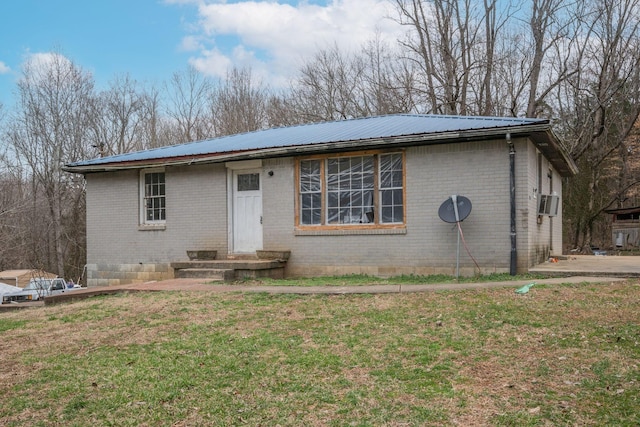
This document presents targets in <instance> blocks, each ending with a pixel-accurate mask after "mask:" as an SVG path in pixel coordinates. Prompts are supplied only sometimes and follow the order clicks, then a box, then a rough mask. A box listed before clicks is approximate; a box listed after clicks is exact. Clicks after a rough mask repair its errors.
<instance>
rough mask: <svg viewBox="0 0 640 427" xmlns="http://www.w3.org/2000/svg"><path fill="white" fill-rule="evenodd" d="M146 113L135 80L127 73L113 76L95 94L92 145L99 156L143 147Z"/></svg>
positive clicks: (141, 94) (143, 100)
mask: <svg viewBox="0 0 640 427" xmlns="http://www.w3.org/2000/svg"><path fill="white" fill-rule="evenodd" d="M146 113H147V110H146V108H145V99H144V93H143V92H142V91H141V89H140V88H139V85H138V83H137V82H136V81H135V80H133V79H132V78H131V77H130V76H129V75H128V74H125V75H122V76H116V77H115V78H114V79H113V80H112V81H111V82H110V85H109V88H108V89H107V90H106V91H104V92H102V93H101V94H99V95H98V97H97V100H96V103H95V112H94V116H93V117H94V121H93V134H94V139H93V144H92V145H93V146H94V147H95V148H97V150H98V152H99V153H100V155H102V156H105V155H113V154H121V153H127V152H130V151H134V150H141V149H143V148H144V147H143V144H142V142H143V140H144V139H145V136H144V135H143V133H144V132H145V131H146V130H147V129H145V128H144V121H145V118H146V116H145V115H146Z"/></svg>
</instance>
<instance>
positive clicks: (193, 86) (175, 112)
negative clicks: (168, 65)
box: [165, 67, 214, 144]
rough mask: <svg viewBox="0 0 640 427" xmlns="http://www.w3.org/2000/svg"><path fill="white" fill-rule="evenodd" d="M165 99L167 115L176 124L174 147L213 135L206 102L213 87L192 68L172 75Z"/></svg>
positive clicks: (207, 79) (166, 87)
mask: <svg viewBox="0 0 640 427" xmlns="http://www.w3.org/2000/svg"><path fill="white" fill-rule="evenodd" d="M165 90H166V92H167V96H168V100H169V101H168V102H169V103H168V105H167V106H166V113H167V115H168V116H169V117H170V118H171V119H173V120H174V121H175V123H176V124H177V133H176V135H175V139H174V141H173V143H174V144H177V143H181V142H190V141H196V140H201V139H205V138H208V137H211V136H213V133H214V132H213V128H212V120H211V115H210V114H209V113H210V111H209V107H208V102H209V99H210V98H211V91H212V84H211V81H210V80H209V78H207V77H205V76H203V75H202V74H201V73H200V72H198V71H197V70H196V69H195V68H193V67H188V68H187V69H186V70H185V71H183V72H177V73H174V74H173V76H172V79H171V81H170V83H169V84H167V85H166V86H165Z"/></svg>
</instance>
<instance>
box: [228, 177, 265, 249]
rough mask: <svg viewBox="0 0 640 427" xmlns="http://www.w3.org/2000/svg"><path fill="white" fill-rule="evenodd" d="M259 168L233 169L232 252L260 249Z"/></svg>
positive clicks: (260, 206) (260, 192)
mask: <svg viewBox="0 0 640 427" xmlns="http://www.w3.org/2000/svg"><path fill="white" fill-rule="evenodd" d="M260 180H261V175H260V170H259V169H256V170H234V171H233V252H235V253H248V252H255V251H256V250H258V249H262V183H261V182H260Z"/></svg>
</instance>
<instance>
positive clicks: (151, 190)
mask: <svg viewBox="0 0 640 427" xmlns="http://www.w3.org/2000/svg"><path fill="white" fill-rule="evenodd" d="M140 181H141V187H142V188H141V196H142V199H141V220H142V223H143V224H163V223H164V222H165V221H166V219H167V213H166V192H165V175H164V171H157V170H154V171H143V172H142V173H141V176H140Z"/></svg>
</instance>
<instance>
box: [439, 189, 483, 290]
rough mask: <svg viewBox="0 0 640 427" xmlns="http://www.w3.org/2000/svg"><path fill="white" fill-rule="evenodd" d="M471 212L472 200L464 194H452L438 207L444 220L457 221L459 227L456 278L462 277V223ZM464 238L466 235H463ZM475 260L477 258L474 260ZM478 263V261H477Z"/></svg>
mask: <svg viewBox="0 0 640 427" xmlns="http://www.w3.org/2000/svg"><path fill="white" fill-rule="evenodd" d="M470 213H471V200H469V199H467V198H466V197H464V196H457V195H455V194H454V195H452V196H450V197H449V198H448V199H447V200H445V201H444V202H443V203H442V204H441V205H440V209H438V216H440V219H441V220H443V221H444V222H448V223H455V224H456V225H457V228H458V242H457V245H456V280H457V279H458V278H459V277H460V237H461V236H462V227H460V223H461V222H462V221H464V220H465V219H466V218H467V217H468V216H469V214H470ZM462 238H463V239H464V237H462ZM474 262H475V260H474ZM476 265H477V263H476Z"/></svg>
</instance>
